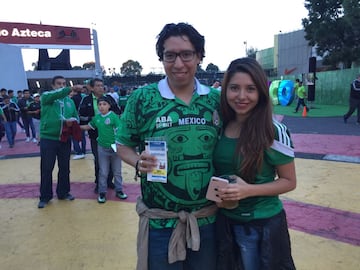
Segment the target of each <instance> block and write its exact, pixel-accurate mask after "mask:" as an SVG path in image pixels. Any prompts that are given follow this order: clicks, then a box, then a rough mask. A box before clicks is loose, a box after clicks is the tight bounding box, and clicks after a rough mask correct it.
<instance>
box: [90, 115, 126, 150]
mask: <svg viewBox="0 0 360 270" xmlns="http://www.w3.org/2000/svg"><path fill="white" fill-rule="evenodd" d="M119 124H120V118H119V116H118V115H117V114H116V113H114V112H113V111H109V112H108V113H107V114H105V115H102V114H97V115H95V117H93V118H92V119H91V121H90V122H89V126H90V127H91V128H93V129H96V128H97V130H98V134H99V135H98V138H97V141H98V144H99V145H100V146H102V147H105V148H110V147H111V144H113V143H115V132H116V129H117V128H118V126H119Z"/></svg>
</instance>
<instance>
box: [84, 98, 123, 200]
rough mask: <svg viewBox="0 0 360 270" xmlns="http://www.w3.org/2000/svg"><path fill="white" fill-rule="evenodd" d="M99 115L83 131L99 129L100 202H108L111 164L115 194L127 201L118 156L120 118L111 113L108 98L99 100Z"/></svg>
mask: <svg viewBox="0 0 360 270" xmlns="http://www.w3.org/2000/svg"><path fill="white" fill-rule="evenodd" d="M97 103H98V108H99V112H100V113H99V114H97V115H96V116H95V117H93V118H92V119H91V121H90V122H89V123H88V124H87V125H81V126H80V128H81V129H83V130H90V129H97V130H98V133H99V136H98V138H97V141H98V155H99V196H98V199H97V200H98V202H99V203H105V202H106V191H107V176H108V174H109V169H110V164H111V168H112V171H113V174H114V178H115V192H116V197H118V198H119V199H122V200H124V199H126V198H127V195H126V194H125V193H124V192H123V189H122V174H121V158H120V156H118V155H117V154H116V152H115V151H114V149H116V148H115V147H114V146H115V132H116V130H117V128H118V126H119V123H120V118H119V116H118V115H117V114H116V113H114V112H113V111H110V107H111V105H110V102H109V100H108V99H107V98H106V97H100V98H99V99H98V100H97Z"/></svg>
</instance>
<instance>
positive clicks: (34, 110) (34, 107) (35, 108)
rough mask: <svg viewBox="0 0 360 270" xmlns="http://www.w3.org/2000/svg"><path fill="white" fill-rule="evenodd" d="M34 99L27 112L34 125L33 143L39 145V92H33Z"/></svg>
mask: <svg viewBox="0 0 360 270" xmlns="http://www.w3.org/2000/svg"><path fill="white" fill-rule="evenodd" d="M33 99H34V101H33V102H31V103H30V104H29V107H28V114H30V115H31V118H32V121H33V123H34V127H35V134H36V137H35V138H36V140H33V142H34V143H37V144H38V145H40V143H39V140H40V113H41V104H40V94H39V93H35V94H34V95H33Z"/></svg>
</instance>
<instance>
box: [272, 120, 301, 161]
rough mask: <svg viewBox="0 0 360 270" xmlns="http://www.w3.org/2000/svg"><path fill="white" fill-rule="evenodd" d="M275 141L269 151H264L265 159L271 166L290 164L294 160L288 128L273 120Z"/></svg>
mask: <svg viewBox="0 0 360 270" xmlns="http://www.w3.org/2000/svg"><path fill="white" fill-rule="evenodd" d="M274 129H275V139H274V142H273V144H272V145H271V147H270V149H268V150H267V151H266V157H267V158H268V161H269V162H270V163H271V164H272V165H283V164H287V163H290V162H292V161H293V160H294V158H295V151H294V146H293V142H292V140H291V135H290V131H289V130H288V128H287V127H286V126H285V125H284V124H282V123H280V122H277V121H275V120H274Z"/></svg>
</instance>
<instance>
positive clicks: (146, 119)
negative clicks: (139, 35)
mask: <svg viewBox="0 0 360 270" xmlns="http://www.w3.org/2000/svg"><path fill="white" fill-rule="evenodd" d="M204 45H205V39H204V37H203V36H202V35H201V34H200V33H199V32H198V31H197V30H196V29H195V28H194V27H193V26H191V25H189V24H187V23H178V24H174V23H170V24H167V25H165V26H164V28H163V29H162V31H161V32H160V34H159V35H158V41H157V43H156V52H157V55H158V57H159V60H160V61H161V62H162V64H163V66H164V70H165V73H166V77H165V78H164V79H162V80H160V81H159V82H157V83H153V84H150V85H147V86H144V87H142V88H139V89H136V90H135V91H134V92H133V93H132V94H131V95H130V97H129V99H128V101H127V104H126V106H125V111H124V113H123V114H122V117H121V122H120V126H119V129H118V131H117V133H116V143H117V147H118V153H119V155H120V156H121V158H122V159H123V160H124V161H125V162H127V163H128V164H130V165H132V166H134V167H135V170H136V174H137V175H141V197H140V198H138V202H137V213H138V215H139V218H140V222H139V231H138V246H137V248H138V261H137V269H138V270H140V269H149V270H158V269H161V270H167V269H207V270H214V269H215V260H216V241H215V224H214V223H215V218H216V211H217V207H216V205H215V203H213V202H211V201H209V200H207V199H206V196H205V195H206V190H207V186H208V184H209V181H210V178H211V176H212V175H213V173H214V167H213V164H212V157H213V150H214V147H215V144H216V141H217V138H218V134H219V132H220V129H221V121H220V118H219V113H218V111H219V102H220V100H219V98H220V92H219V91H217V90H215V89H213V88H211V87H209V86H207V85H203V84H201V83H200V81H199V80H198V79H196V77H195V73H196V71H197V68H198V66H199V64H200V63H201V61H202V59H203V58H204V56H205V49H204ZM146 141H148V142H153V143H152V144H153V145H156V144H158V145H162V146H164V145H166V146H165V147H163V148H162V151H159V152H158V153H157V154H156V153H155V154H152V153H150V152H147V151H145V144H146ZM164 148H165V149H164ZM136 149H138V150H139V151H136ZM156 150H157V149H155V152H156ZM160 161H161V162H160ZM166 164H167V166H166ZM155 168H157V169H158V171H159V172H160V173H161V172H162V173H163V175H162V176H163V177H160V174H157V175H158V176H159V178H153V177H151V176H153V175H154V174H153V173H152V171H153V170H154V169H155ZM156 172H157V171H156Z"/></svg>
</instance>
